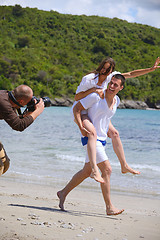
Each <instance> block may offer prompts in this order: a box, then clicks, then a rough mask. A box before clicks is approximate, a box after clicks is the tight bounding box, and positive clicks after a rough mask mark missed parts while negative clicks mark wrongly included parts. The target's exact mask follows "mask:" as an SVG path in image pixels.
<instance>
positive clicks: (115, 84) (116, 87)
mask: <svg viewBox="0 0 160 240" xmlns="http://www.w3.org/2000/svg"><path fill="white" fill-rule="evenodd" d="M122 89H123V86H121V80H120V79H116V78H115V77H114V76H113V77H112V80H111V81H110V83H109V84H108V88H107V93H109V94H111V95H116V94H117V93H118V92H119V91H121V90H122Z"/></svg>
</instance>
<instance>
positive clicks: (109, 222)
mask: <svg viewBox="0 0 160 240" xmlns="http://www.w3.org/2000/svg"><path fill="white" fill-rule="evenodd" d="M58 190H59V189H57V187H55V186H53V187H52V186H45V185H38V184H30V183H21V182H13V181H9V180H7V179H5V178H3V177H1V179H0V203H1V213H0V224H1V231H0V237H1V238H0V239H1V240H10V239H12V240H28V239H29V240H74V239H81V240H84V239H85V240H95V239H98V240H105V239H107V240H113V239H117V240H122V239H126V240H135V239H141V238H144V239H145V240H150V239H152V240H159V235H160V230H159V222H160V209H159V203H160V200H158V199H153V198H150V197H148V198H145V197H136V196H126V195H123V194H117V193H111V197H112V202H113V204H114V205H115V206H116V207H117V208H119V209H121V208H125V211H124V213H122V214H120V215H117V216H107V215H106V213H105V206H104V201H103V198H102V195H101V193H100V192H93V191H90V189H88V190H87V191H83V189H80V188H77V189H75V190H74V191H72V192H71V193H70V194H69V195H68V197H67V199H66V202H65V208H66V210H67V212H63V211H60V210H59V207H58V204H59V200H58V198H57V196H56V192H57V191H58Z"/></svg>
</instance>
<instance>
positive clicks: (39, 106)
mask: <svg viewBox="0 0 160 240" xmlns="http://www.w3.org/2000/svg"><path fill="white" fill-rule="evenodd" d="M43 110H44V102H43V99H42V98H40V101H39V103H37V104H36V105H35V111H37V112H39V114H40V113H42V112H43Z"/></svg>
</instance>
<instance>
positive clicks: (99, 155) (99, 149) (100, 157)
mask: <svg viewBox="0 0 160 240" xmlns="http://www.w3.org/2000/svg"><path fill="white" fill-rule="evenodd" d="M85 147H86V151H87V145H86V146H85ZM106 160H108V156H107V154H106V152H105V146H103V144H102V143H101V142H100V141H97V145H96V163H97V164H98V163H101V162H104V161H106ZM88 162H89V158H88V153H86V159H85V163H88Z"/></svg>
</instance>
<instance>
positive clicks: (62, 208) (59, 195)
mask: <svg viewBox="0 0 160 240" xmlns="http://www.w3.org/2000/svg"><path fill="white" fill-rule="evenodd" d="M57 197H58V198H59V207H60V209H61V210H62V211H65V209H64V206H63V205H64V201H65V197H64V196H63V194H62V191H59V192H57Z"/></svg>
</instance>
